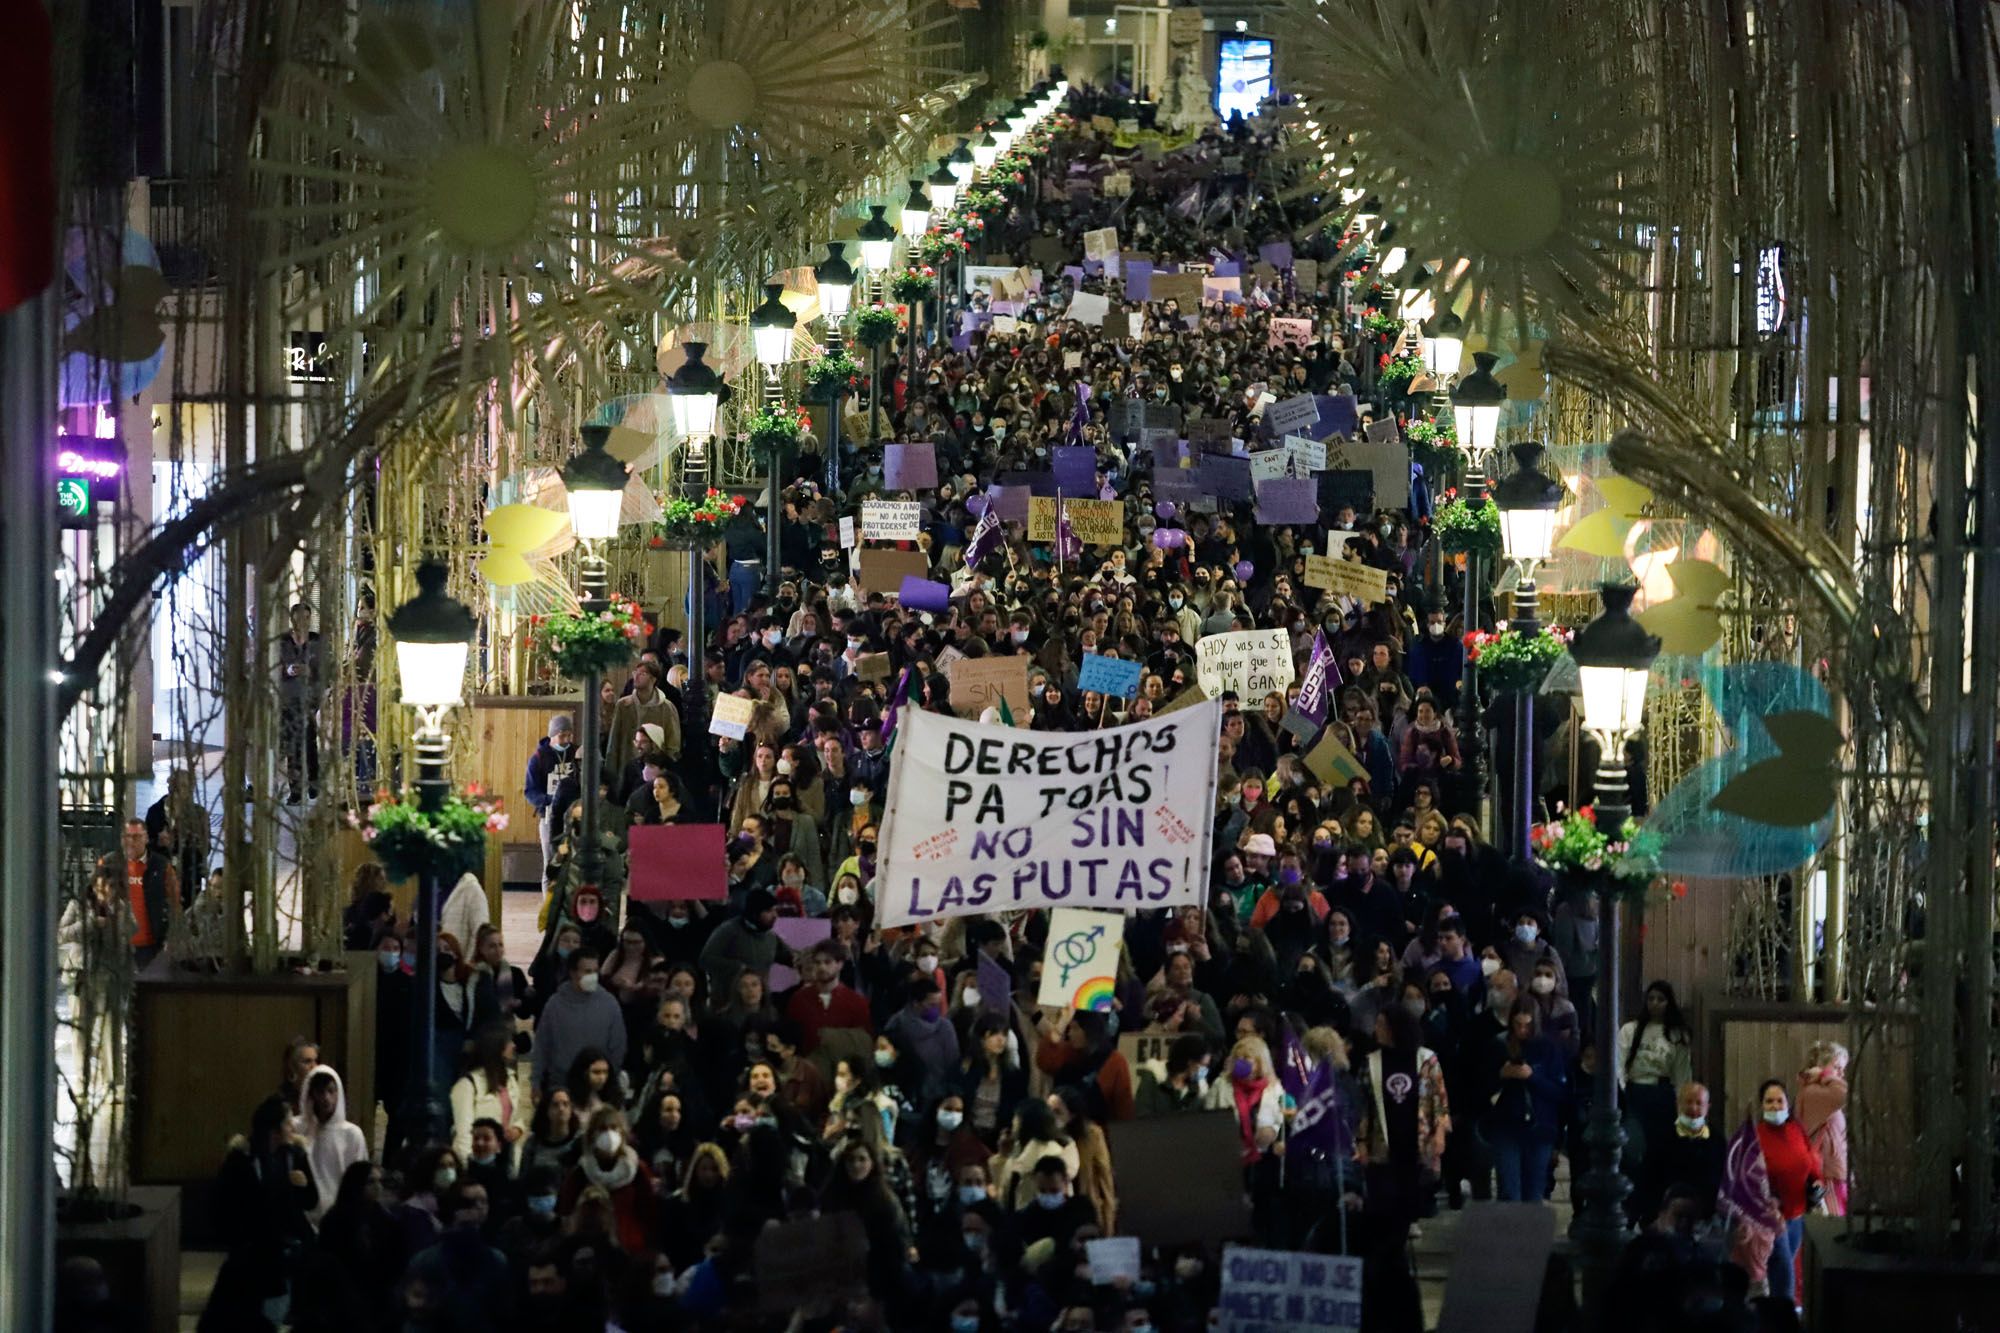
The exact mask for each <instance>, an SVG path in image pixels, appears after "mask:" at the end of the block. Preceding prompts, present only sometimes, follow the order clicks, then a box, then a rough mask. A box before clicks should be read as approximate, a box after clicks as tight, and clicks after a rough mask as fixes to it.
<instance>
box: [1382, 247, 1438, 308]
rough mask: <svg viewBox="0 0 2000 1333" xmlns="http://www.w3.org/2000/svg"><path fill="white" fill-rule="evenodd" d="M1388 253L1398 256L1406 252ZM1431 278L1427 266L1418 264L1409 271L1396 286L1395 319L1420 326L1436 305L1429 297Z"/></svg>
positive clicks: (1393, 251)
mask: <svg viewBox="0 0 2000 1333" xmlns="http://www.w3.org/2000/svg"><path fill="white" fill-rule="evenodd" d="M1390 253H1391V254H1398V253H1407V252H1405V251H1400V250H1392V251H1391V252H1390ZM1431 276H1432V272H1431V268H1430V266H1429V265H1428V264H1419V265H1417V266H1416V267H1415V268H1414V269H1411V270H1410V271H1409V274H1408V276H1406V277H1405V278H1404V279H1403V280H1402V282H1400V283H1399V284H1397V290H1396V318H1398V319H1400V320H1402V321H1403V323H1405V324H1411V323H1416V324H1421V323H1422V322H1423V321H1424V320H1425V319H1426V318H1427V317H1428V316H1429V315H1430V313H1431V310H1432V308H1433V307H1434V306H1435V305H1436V304H1437V302H1436V300H1435V299H1434V298H1433V297H1432V295H1431Z"/></svg>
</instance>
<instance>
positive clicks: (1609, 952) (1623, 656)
mask: <svg viewBox="0 0 2000 1333" xmlns="http://www.w3.org/2000/svg"><path fill="white" fill-rule="evenodd" d="M1637 591H1638V589H1637V588H1635V587H1633V586H1631V585H1630V584H1611V583H1607V584H1605V585H1604V586H1603V587H1602V588H1600V589H1599V596H1601V597H1602V598H1603V599H1604V610H1603V612H1602V613H1601V614H1600V615H1599V616H1598V617H1597V619H1595V620H1593V621H1591V622H1590V623H1589V624H1588V625H1585V626H1584V627H1583V628H1582V629H1581V630H1579V631H1578V632H1577V636H1576V638H1574V639H1573V640H1571V641H1570V645H1569V655H1570V656H1571V657H1572V658H1574V659H1576V666H1577V676H1578V677H1579V678H1580V679H1581V680H1582V682H1583V725H1584V727H1585V728H1586V729H1587V730H1589V731H1590V732H1591V734H1592V735H1594V736H1595V737H1596V738H1597V742H1598V746H1599V749H1598V759H1597V783H1596V792H1595V796H1596V800H1595V802H1594V804H1595V806H1596V811H1595V814H1596V820H1597V827H1598V830H1599V831H1600V832H1602V833H1604V834H1606V835H1607V836H1609V837H1610V838H1611V839H1613V840H1614V841H1618V840H1620V837H1621V835H1620V830H1622V829H1623V827H1624V825H1625V820H1626V819H1627V818H1628V817H1629V816H1630V814H1631V807H1630V806H1629V805H1627V804H1626V802H1627V799H1628V798H1627V792H1626V779H1625V742H1626V740H1627V739H1629V738H1630V737H1632V736H1633V735H1636V734H1637V733H1638V730H1639V727H1640V723H1641V720H1642V718H1643V716H1644V713H1645V707H1646V682H1647V680H1648V679H1649V677H1650V676H1651V673H1652V666H1653V660H1654V659H1655V658H1657V657H1658V656H1659V655H1660V641H1659V639H1657V638H1655V637H1654V636H1653V635H1651V634H1648V633H1647V632H1646V630H1645V627H1644V626H1642V625H1640V624H1639V622H1638V621H1636V620H1634V619H1632V615H1631V608H1632V595H1633V594H1634V593H1635V592H1637ZM1597 896H1598V907H1599V912H1598V936H1599V938H1600V939H1601V940H1602V941H1603V949H1602V952H1601V957H1602V964H1601V970H1600V972H1599V975H1598V985H1599V987H1600V991H1599V994H1600V995H1601V997H1602V998H1601V999H1600V1001H1599V1003H1598V1020H1597V1030H1596V1032H1595V1033H1594V1034H1593V1036H1594V1040H1595V1042H1596V1046H1597V1072H1596V1078H1597V1084H1596V1091H1595V1093H1594V1095H1593V1101H1592V1104H1591V1108H1590V1124H1589V1126H1588V1127H1587V1128H1586V1129H1585V1131H1584V1135H1583V1141H1584V1144H1585V1146H1586V1147H1587V1148H1588V1149H1589V1152H1590V1164H1589V1169H1588V1170H1587V1171H1585V1172H1584V1174H1583V1178H1582V1179H1581V1180H1579V1181H1577V1182H1576V1186H1575V1193H1576V1196H1577V1198H1578V1200H1579V1206H1578V1207H1577V1210H1576V1216H1575V1219H1574V1220H1573V1221H1572V1222H1571V1224H1570V1237H1571V1239H1573V1240H1574V1241H1575V1242H1576V1244H1577V1248H1578V1250H1579V1251H1580V1252H1581V1255H1582V1258H1583V1270H1584V1300H1585V1303H1586V1305H1587V1307H1588V1308H1589V1309H1591V1310H1592V1311H1596V1310H1598V1309H1601V1308H1602V1305H1603V1295H1604V1291H1605V1289H1606V1288H1607V1287H1608V1286H1609V1285H1610V1281H1611V1274H1612V1271H1613V1270H1614V1269H1615V1268H1616V1267H1617V1264H1618V1258H1619V1255H1620V1254H1621V1253H1622V1251H1623V1249H1624V1246H1625V1207H1624V1205H1625V1196H1626V1195H1627V1194H1629V1193H1630V1192H1631V1189H1632V1186H1631V1182H1629V1181H1627V1180H1626V1179H1625V1176H1624V1174H1623V1173H1622V1172H1621V1171H1620V1169H1619V1162H1620V1159H1621V1158H1622V1157H1623V1156H1624V1152H1625V1131H1624V1129H1623V1127H1622V1126H1621V1125H1620V1123H1619V1112H1618V1082H1617V1080H1616V1078H1614V1077H1613V1067H1614V1065H1615V1063H1616V1061H1615V1053H1616V1050H1617V1046H1616V1042H1617V1033H1618V1027H1619V1024H1620V1023H1621V1022H1622V1021H1623V1015H1622V1012H1621V1010H1622V1007H1623V1006H1622V997H1621V995H1620V991H1621V990H1622V988H1623V985H1624V978H1623V949H1622V948H1621V944H1622V941H1621V939H1620V932H1619V919H1618V918H1619V897H1618V893H1617V890H1616V882H1615V881H1614V880H1613V879H1612V877H1611V876H1610V875H1608V874H1607V875H1600V876H1599V878H1598V880H1597Z"/></svg>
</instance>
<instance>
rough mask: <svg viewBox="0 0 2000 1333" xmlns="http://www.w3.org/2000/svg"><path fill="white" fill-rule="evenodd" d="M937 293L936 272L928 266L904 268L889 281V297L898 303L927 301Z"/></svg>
mask: <svg viewBox="0 0 2000 1333" xmlns="http://www.w3.org/2000/svg"><path fill="white" fill-rule="evenodd" d="M935 291H937V270H936V269H934V268H932V267H931V266H930V265H929V264H925V265H924V266H923V267H921V268H906V269H904V270H903V271H902V272H901V273H898V274H897V275H896V276H895V277H893V278H891V279H889V295H891V296H893V297H895V298H896V299H897V300H898V301H928V300H930V299H931V294H932V293H933V292H935Z"/></svg>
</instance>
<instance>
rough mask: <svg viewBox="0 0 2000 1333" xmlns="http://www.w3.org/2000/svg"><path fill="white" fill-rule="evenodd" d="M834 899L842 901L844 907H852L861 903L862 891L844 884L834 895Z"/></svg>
mask: <svg viewBox="0 0 2000 1333" xmlns="http://www.w3.org/2000/svg"><path fill="white" fill-rule="evenodd" d="M834 897H836V898H838V899H840V902H841V905H842V906H843V907H852V906H854V904H855V903H857V902H859V901H861V890H859V889H857V888H855V887H854V886H853V885H852V884H843V885H842V886H841V887H840V890H839V891H838V892H837V893H835V894H834Z"/></svg>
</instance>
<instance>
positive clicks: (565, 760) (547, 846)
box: [522, 713, 577, 866]
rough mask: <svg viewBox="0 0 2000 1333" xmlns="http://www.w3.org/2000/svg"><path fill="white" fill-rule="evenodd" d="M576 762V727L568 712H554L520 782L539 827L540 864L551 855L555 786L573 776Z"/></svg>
mask: <svg viewBox="0 0 2000 1333" xmlns="http://www.w3.org/2000/svg"><path fill="white" fill-rule="evenodd" d="M576 762H577V756H576V728H575V727H574V726H573V725H572V724H571V722H570V719H569V714H567V713H557V714H556V715H555V716H554V717H552V718H550V719H549V734H548V735H546V736H544V737H543V738H542V741H541V743H540V744H539V745H537V746H536V747H535V752H534V753H533V754H532V755H530V756H528V775H527V779H526V780H525V781H524V782H523V784H522V795H524V796H526V797H527V798H528V805H529V806H530V807H531V808H532V809H533V810H534V812H535V822H536V824H537V825H539V826H540V828H541V834H542V865H543V866H547V865H548V863H549V862H550V861H551V860H553V859H554V857H555V846H556V839H555V833H554V830H553V829H552V828H551V826H550V822H549V811H550V810H552V809H553V808H554V806H555V799H556V789H557V788H558V787H560V786H562V784H563V780H564V779H566V778H573V777H575V776H576V772H577V767H576Z"/></svg>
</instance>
